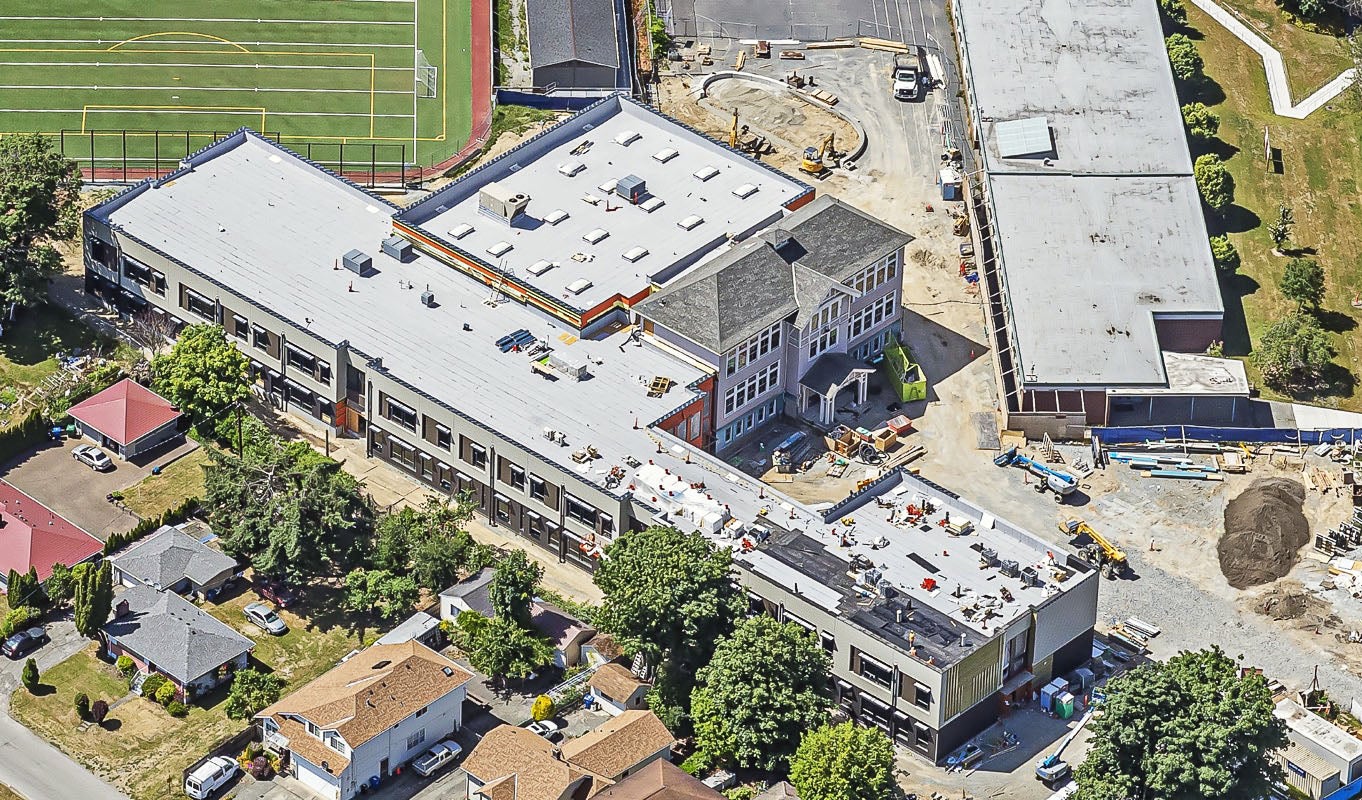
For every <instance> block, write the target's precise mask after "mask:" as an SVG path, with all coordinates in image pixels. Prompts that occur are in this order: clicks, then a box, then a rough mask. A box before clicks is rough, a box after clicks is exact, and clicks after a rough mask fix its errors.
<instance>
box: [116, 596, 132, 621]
mask: <svg viewBox="0 0 1362 800" xmlns="http://www.w3.org/2000/svg"><path fill="white" fill-rule="evenodd" d="M128 611H129V608H128V601H127V600H119V601H118V605H116V606H114V619H117V618H119V617H125V616H127V615H128Z"/></svg>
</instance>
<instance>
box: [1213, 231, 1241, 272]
mask: <svg viewBox="0 0 1362 800" xmlns="http://www.w3.org/2000/svg"><path fill="white" fill-rule="evenodd" d="M1211 259H1212V260H1213V261H1215V268H1216V269H1217V270H1219V271H1221V272H1224V273H1227V274H1228V273H1231V272H1234V271H1235V270H1237V269H1239V250H1238V249H1237V248H1235V246H1234V242H1231V241H1230V237H1228V236H1212V237H1211Z"/></svg>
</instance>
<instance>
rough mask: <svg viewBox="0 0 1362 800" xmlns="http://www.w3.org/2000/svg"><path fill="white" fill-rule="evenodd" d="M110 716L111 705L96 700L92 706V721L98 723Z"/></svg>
mask: <svg viewBox="0 0 1362 800" xmlns="http://www.w3.org/2000/svg"><path fill="white" fill-rule="evenodd" d="M107 716H109V704H108V703H106V702H104V701H103V700H96V701H94V702H93V703H91V704H90V719H91V720H93V721H94V722H96V723H100V722H103V721H104V718H105V717H107Z"/></svg>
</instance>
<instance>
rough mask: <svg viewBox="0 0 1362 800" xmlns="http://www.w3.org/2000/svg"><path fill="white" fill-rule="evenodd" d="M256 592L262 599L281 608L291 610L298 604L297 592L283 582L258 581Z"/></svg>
mask: <svg viewBox="0 0 1362 800" xmlns="http://www.w3.org/2000/svg"><path fill="white" fill-rule="evenodd" d="M255 591H256V593H257V594H259V595H260V596H261V597H263V598H265V599H266V600H268V601H270V602H271V603H274V604H275V605H276V606H279V607H280V608H289V607H291V606H293V605H295V604H296V603H297V602H298V593H297V592H295V591H294V590H293V588H292V587H290V586H288V585H287V584H285V583H283V582H281V581H276V580H271V579H268V578H266V579H257V580H256V582H255Z"/></svg>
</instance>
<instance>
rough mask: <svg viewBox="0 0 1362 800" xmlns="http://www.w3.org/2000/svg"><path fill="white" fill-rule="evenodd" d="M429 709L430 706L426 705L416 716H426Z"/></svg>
mask: <svg viewBox="0 0 1362 800" xmlns="http://www.w3.org/2000/svg"><path fill="white" fill-rule="evenodd" d="M429 710H430V706H426V707H425V708H423V709H421V710H420V711H417V712H416V714H415V716H418V717H421V716H425V713H426V712H427V711H429Z"/></svg>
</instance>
